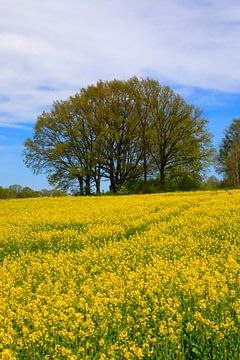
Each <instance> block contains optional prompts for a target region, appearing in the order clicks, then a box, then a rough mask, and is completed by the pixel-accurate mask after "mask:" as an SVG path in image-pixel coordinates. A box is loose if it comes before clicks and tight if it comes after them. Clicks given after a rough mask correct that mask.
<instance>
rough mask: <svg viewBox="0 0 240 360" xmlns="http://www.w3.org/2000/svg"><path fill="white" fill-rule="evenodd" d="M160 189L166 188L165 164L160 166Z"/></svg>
mask: <svg viewBox="0 0 240 360" xmlns="http://www.w3.org/2000/svg"><path fill="white" fill-rule="evenodd" d="M159 185H160V190H161V191H164V190H165V165H164V164H161V166H160V184H159Z"/></svg>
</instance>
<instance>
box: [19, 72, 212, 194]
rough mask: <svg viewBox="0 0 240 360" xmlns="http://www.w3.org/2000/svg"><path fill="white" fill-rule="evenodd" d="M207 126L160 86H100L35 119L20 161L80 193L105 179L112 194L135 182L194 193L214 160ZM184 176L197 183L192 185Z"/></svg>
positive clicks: (147, 188) (135, 82)
mask: <svg viewBox="0 0 240 360" xmlns="http://www.w3.org/2000/svg"><path fill="white" fill-rule="evenodd" d="M206 126H207V121H206V120H205V119H204V118H202V112H201V110H199V109H197V108H195V107H194V106H192V105H189V104H187V103H186V102H185V101H184V99H183V98H181V97H180V96H179V95H177V94H175V93H174V92H173V91H172V90H171V89H170V88H169V87H165V86H161V85H160V83H159V82H158V81H155V80H150V79H138V78H137V77H134V78H131V79H129V80H127V81H120V80H113V81H99V82H98V83H97V84H96V85H92V86H88V87H87V88H83V89H81V90H80V92H79V93H77V94H75V95H74V96H72V97H70V98H69V99H68V100H66V101H58V102H55V103H54V104H53V107H52V110H51V111H49V112H44V113H43V114H42V115H41V116H39V118H38V120H37V123H36V125H35V132H34V136H33V139H27V140H26V141H25V144H24V146H25V150H24V154H23V155H24V161H25V164H26V165H27V166H28V167H29V168H31V169H32V170H33V172H34V173H40V172H46V173H47V174H48V180H49V183H50V184H51V185H53V186H54V187H56V188H59V189H62V190H64V191H66V190H67V189H71V190H72V192H74V193H76V192H79V194H80V195H83V194H85V195H90V194H91V193H92V187H93V186H95V189H96V190H95V192H96V193H100V182H101V179H102V178H104V179H107V180H108V181H109V182H110V191H111V192H113V193H122V192H123V193H125V192H126V191H130V192H131V191H132V190H128V189H129V187H131V186H132V185H130V184H131V183H132V182H133V183H134V182H137V181H138V180H139V179H143V182H142V189H141V192H143V193H145V192H152V191H155V187H157V190H158V191H165V190H167V189H168V186H169V182H170V183H174V184H175V183H178V182H179V181H180V183H181V185H176V188H178V187H179V186H180V187H183V188H185V187H187V188H188V187H190V188H191V187H192V186H195V185H194V184H193V182H194V181H195V180H196V181H197V179H198V177H199V176H200V174H201V172H202V171H203V169H204V168H205V167H206V166H208V165H209V164H210V163H211V161H212V157H213V148H212V144H211V136H210V134H209V133H208V131H207V128H206ZM186 174H191V177H193V174H195V175H194V176H195V177H196V179H195V180H194V179H192V180H191V181H192V183H191V184H190V180H189V178H188V179H186V178H185V175H186ZM189 176H190V175H189ZM181 177H182V180H179V179H180V178H181ZM151 178H158V179H159V180H158V182H155V183H154V185H153V184H151V181H150V182H149V179H151ZM169 179H171V180H169ZM174 179H176V180H174ZM184 179H185V180H184ZM181 181H182V182H181ZM186 181H188V183H189V184H188V185H186V184H185V183H186ZM139 184H140V182H138V186H139ZM171 186H172V185H171ZM174 186H175V185H174ZM123 189H124V190H123ZM136 191H137V192H138V191H139V190H136Z"/></svg>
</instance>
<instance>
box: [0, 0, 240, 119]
mask: <svg viewBox="0 0 240 360" xmlns="http://www.w3.org/2000/svg"><path fill="white" fill-rule="evenodd" d="M239 20H240V3H239V1H236V0H228V1H225V0H212V1H211V0H209V1H203V0H201V1H200V0H199V1H191V0H171V1H169V2H166V1H165V0H148V1H147V0H68V1H67V0H51V1H49V0H41V1H32V0H1V3H0V69H1V71H0V84H1V88H0V121H1V122H2V119H1V117H2V116H1V112H4V113H5V114H9V116H8V117H9V118H11V117H12V118H14V120H12V121H11V122H12V123H15V124H17V123H22V122H32V121H33V120H34V119H35V118H36V116H37V115H38V114H39V113H40V112H41V111H42V110H43V108H44V107H47V106H48V105H49V104H51V103H52V101H53V100H56V99H61V98H66V97H67V96H68V95H71V94H72V93H74V92H75V91H77V90H78V89H79V88H80V87H81V86H84V85H86V84H90V83H93V82H96V81H97V80H98V79H100V78H101V79H111V78H114V77H115V78H128V77H130V76H132V75H139V76H146V75H149V76H151V74H154V76H155V77H157V78H158V79H159V80H160V81H164V82H169V83H177V84H180V85H182V86H185V87H191V86H199V87H204V88H214V89H217V90H222V91H233V92H234V91H235V92H240V67H239V63H240V42H239V38H240V25H239V24H240V22H239ZM48 86H49V90H47V87H48ZM1 95H4V96H5V97H7V98H8V101H4V100H2V101H1ZM5 114H4V115H3V116H5ZM5 122H6V121H5Z"/></svg>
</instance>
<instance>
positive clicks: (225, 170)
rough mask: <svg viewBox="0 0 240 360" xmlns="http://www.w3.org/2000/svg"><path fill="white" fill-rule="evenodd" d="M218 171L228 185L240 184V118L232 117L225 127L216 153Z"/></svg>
mask: <svg viewBox="0 0 240 360" xmlns="http://www.w3.org/2000/svg"><path fill="white" fill-rule="evenodd" d="M217 170H218V172H219V173H222V174H223V175H224V180H225V182H226V183H227V184H228V185H231V186H239V185H240V119H234V120H233V122H232V124H231V125H230V126H229V127H228V128H227V129H226V131H225V136H224V138H223V139H222V142H221V144H220V150H219V155H218V167H217Z"/></svg>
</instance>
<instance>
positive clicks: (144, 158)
mask: <svg viewBox="0 0 240 360" xmlns="http://www.w3.org/2000/svg"><path fill="white" fill-rule="evenodd" d="M146 192H147V159H146V151H145V144H144V154H143V193H146Z"/></svg>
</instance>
